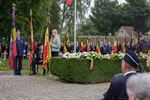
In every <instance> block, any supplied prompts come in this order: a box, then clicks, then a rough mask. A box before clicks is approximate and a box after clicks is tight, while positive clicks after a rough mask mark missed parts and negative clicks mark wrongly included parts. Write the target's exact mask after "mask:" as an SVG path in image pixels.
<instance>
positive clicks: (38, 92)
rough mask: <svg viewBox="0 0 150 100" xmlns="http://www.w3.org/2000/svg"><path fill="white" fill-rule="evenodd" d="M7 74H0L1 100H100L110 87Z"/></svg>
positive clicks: (105, 84)
mask: <svg viewBox="0 0 150 100" xmlns="http://www.w3.org/2000/svg"><path fill="white" fill-rule="evenodd" d="M0 73H2V72H0ZM9 73H12V72H9ZM7 74H8V73H6V72H5V73H3V74H0V100H99V99H100V98H101V97H102V95H103V93H104V92H105V91H106V90H107V89H108V87H109V83H100V84H87V85H85V84H71V83H64V82H62V81H59V80H50V79H46V78H43V77H36V76H14V75H7Z"/></svg>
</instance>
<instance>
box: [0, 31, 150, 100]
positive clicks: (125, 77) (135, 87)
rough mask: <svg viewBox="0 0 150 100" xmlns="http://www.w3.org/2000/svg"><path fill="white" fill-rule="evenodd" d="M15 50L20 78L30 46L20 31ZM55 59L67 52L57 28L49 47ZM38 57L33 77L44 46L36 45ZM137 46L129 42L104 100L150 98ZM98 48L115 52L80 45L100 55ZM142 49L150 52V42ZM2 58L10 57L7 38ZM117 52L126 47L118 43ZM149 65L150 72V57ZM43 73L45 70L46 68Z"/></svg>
mask: <svg viewBox="0 0 150 100" xmlns="http://www.w3.org/2000/svg"><path fill="white" fill-rule="evenodd" d="M16 33H17V37H16V47H17V55H16V57H15V62H14V64H15V65H14V75H21V70H22V59H23V57H24V58H27V55H28V51H30V50H28V45H27V42H26V41H25V39H24V37H23V36H21V35H20V30H19V29H17V30H16ZM49 45H50V46H51V52H52V53H51V54H52V57H56V56H59V52H62V53H64V46H61V40H60V37H59V35H58V32H57V30H56V29H54V30H53V31H52V35H51V39H50V44H49ZM35 47H36V48H35V57H34V58H33V61H32V64H31V68H32V74H33V75H35V74H36V67H35V66H36V65H37V64H43V50H44V48H43V43H42V42H40V41H39V42H37V44H36V46H35ZM137 47H138V46H137V44H135V43H134V42H133V43H130V42H127V43H126V46H125V48H126V52H125V56H124V58H123V60H122V65H121V71H122V73H120V74H117V75H115V76H114V77H113V78H112V80H111V84H110V87H109V89H108V90H107V92H106V93H104V98H102V99H101V100H149V98H150V93H149V90H150V85H149V81H150V74H149V73H147V72H145V73H141V74H138V73H137V71H138V70H139V68H140V67H141V64H140V60H139V58H138V56H137V55H136V53H135V51H138V50H137ZM66 48H67V51H68V52H73V48H74V46H73V45H72V44H69V45H66ZM97 48H99V50H100V52H101V54H111V53H112V52H113V45H112V44H111V43H110V42H104V43H103V42H101V43H100V45H96V44H94V43H93V42H89V44H84V43H83V42H82V43H81V44H79V45H77V48H76V51H77V52H90V51H95V52H97ZM138 48H139V50H140V51H141V52H148V51H149V50H150V42H149V43H147V42H146V41H144V39H141V40H140V45H139V47H138ZM0 51H1V55H3V57H6V58H7V57H8V55H9V48H8V46H7V45H6V42H5V39H4V38H3V41H2V43H1V49H0ZM117 52H123V44H121V43H120V42H119V41H118V43H117ZM146 66H147V67H148V68H149V69H150V56H149V57H148V58H147V61H146ZM43 70H44V68H43Z"/></svg>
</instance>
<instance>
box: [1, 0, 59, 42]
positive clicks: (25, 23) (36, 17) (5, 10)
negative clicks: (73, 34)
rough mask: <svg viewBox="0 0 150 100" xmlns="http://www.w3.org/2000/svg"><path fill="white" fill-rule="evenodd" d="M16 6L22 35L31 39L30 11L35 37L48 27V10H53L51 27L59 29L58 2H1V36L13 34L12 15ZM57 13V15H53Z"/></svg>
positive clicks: (26, 0) (30, 0)
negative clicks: (14, 5)
mask: <svg viewBox="0 0 150 100" xmlns="http://www.w3.org/2000/svg"><path fill="white" fill-rule="evenodd" d="M13 3H15V4H16V17H15V23H16V27H17V28H20V29H21V33H22V34H23V35H24V36H25V37H26V38H28V39H29V34H30V28H29V23H30V9H32V12H33V13H32V16H33V18H32V19H33V30H34V35H35V36H36V35H38V34H41V33H43V32H44V31H45V26H46V25H47V16H48V8H51V14H54V15H51V16H52V18H51V19H52V21H51V26H52V27H56V28H58V25H59V23H58V22H59V21H54V20H56V18H57V20H59V19H60V18H59V15H57V14H58V13H59V12H58V9H59V6H58V5H56V4H57V0H0V36H1V37H2V36H5V37H9V35H10V32H11V21H12V20H11V14H12V4H13ZM53 12H56V13H53ZM53 17H54V19H53Z"/></svg>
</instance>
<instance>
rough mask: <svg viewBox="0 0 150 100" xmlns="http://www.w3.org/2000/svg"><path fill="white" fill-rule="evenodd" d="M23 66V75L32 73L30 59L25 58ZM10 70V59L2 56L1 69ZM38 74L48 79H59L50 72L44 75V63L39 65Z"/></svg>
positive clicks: (0, 60)
mask: <svg viewBox="0 0 150 100" xmlns="http://www.w3.org/2000/svg"><path fill="white" fill-rule="evenodd" d="M22 67H23V68H22V74H23V75H30V64H29V60H28V59H24V60H23V64H22ZM10 70H11V69H10V68H9V64H8V60H3V59H2V58H0V71H10ZM49 73H50V72H49ZM36 76H37V77H44V78H48V79H51V80H57V79H58V77H56V76H52V75H50V74H48V75H46V76H43V67H42V65H40V66H39V71H38V74H37V75H36Z"/></svg>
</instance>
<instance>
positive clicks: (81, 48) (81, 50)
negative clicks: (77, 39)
mask: <svg viewBox="0 0 150 100" xmlns="http://www.w3.org/2000/svg"><path fill="white" fill-rule="evenodd" d="M83 51H84V47H83V42H81V44H80V52H83Z"/></svg>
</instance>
